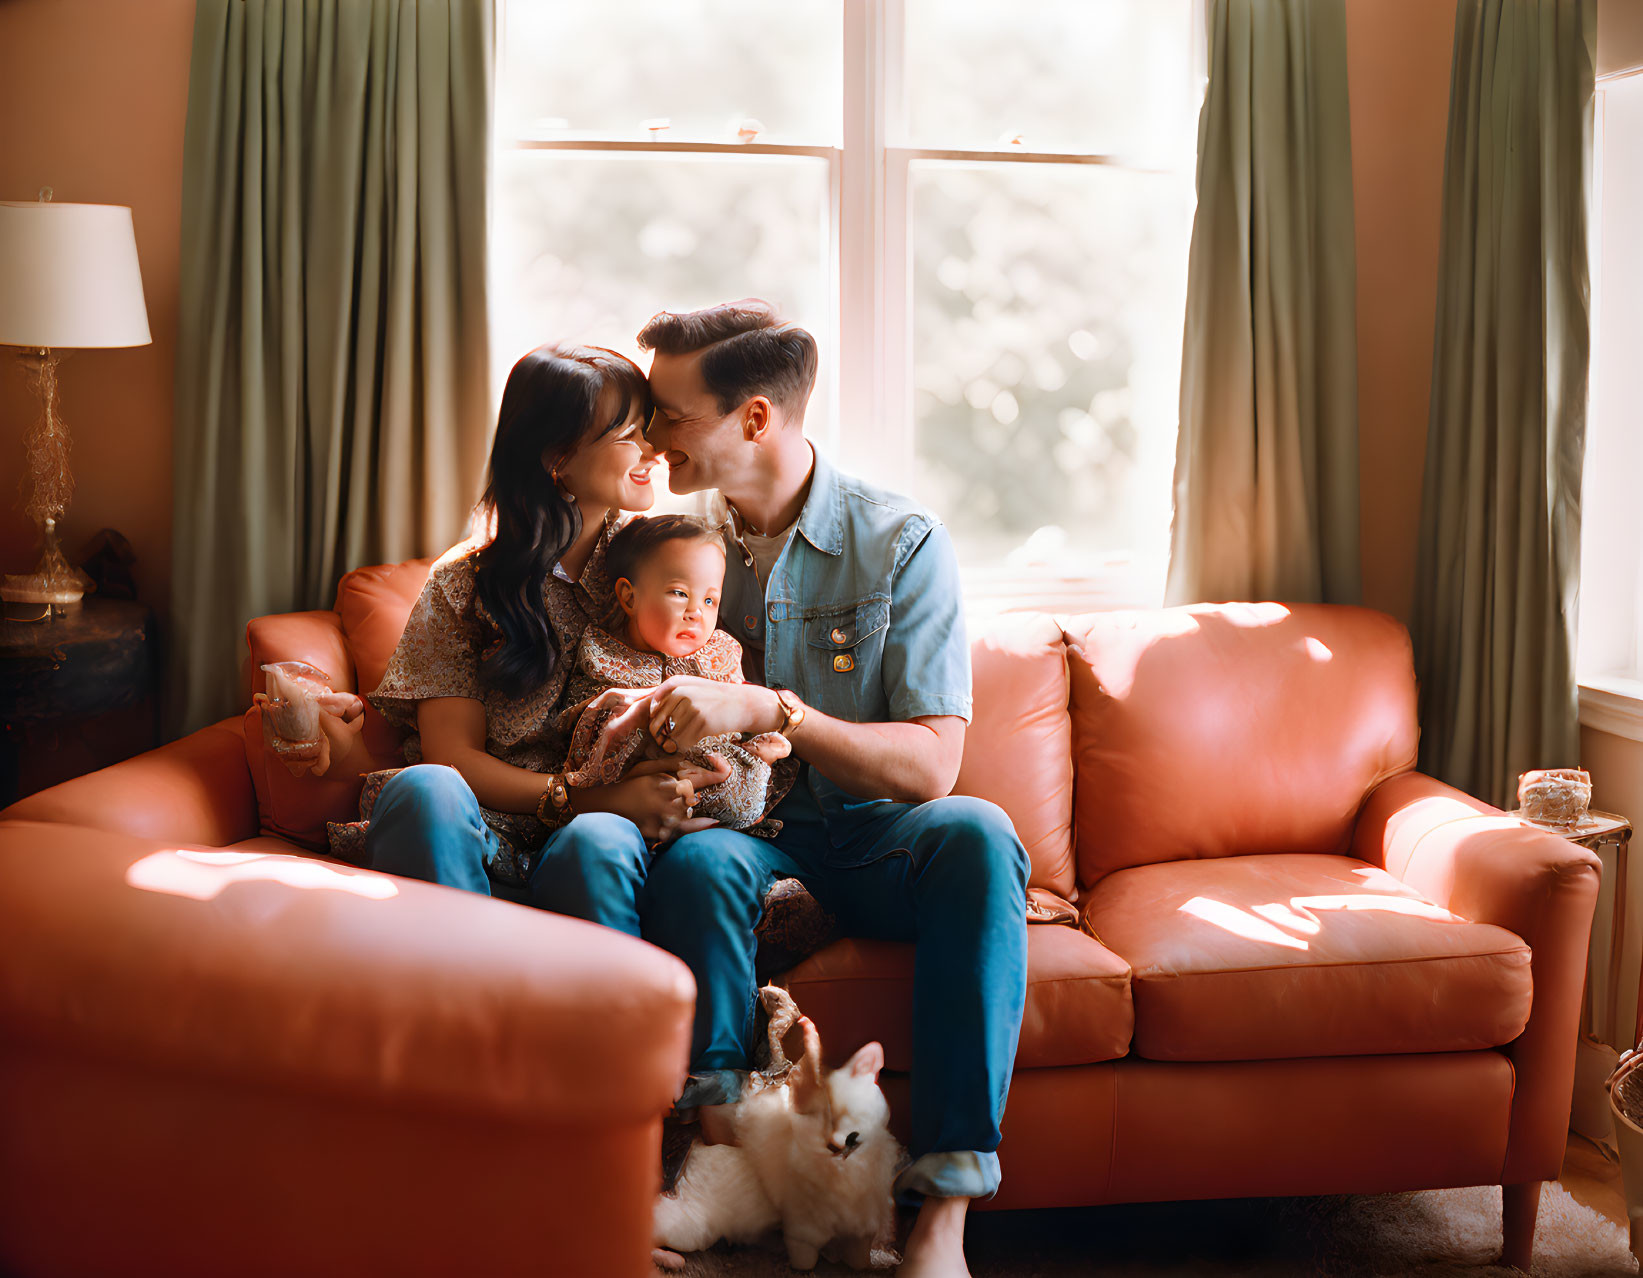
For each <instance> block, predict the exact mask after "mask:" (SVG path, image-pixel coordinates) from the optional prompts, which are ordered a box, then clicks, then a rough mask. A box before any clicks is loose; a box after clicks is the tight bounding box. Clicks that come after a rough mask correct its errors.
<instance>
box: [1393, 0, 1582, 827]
mask: <svg viewBox="0 0 1643 1278" xmlns="http://www.w3.org/2000/svg"><path fill="white" fill-rule="evenodd" d="M1595 33H1596V4H1595V2H1594V0H1512V2H1511V3H1509V4H1502V3H1500V0H1460V3H1459V5H1458V7H1457V9H1456V13H1455V45H1454V49H1455V51H1454V63H1453V71H1452V74H1451V81H1450V98H1449V137H1448V143H1447V147H1446V150H1445V156H1444V179H1443V233H1442V240H1441V248H1440V251H1439V265H1438V305H1437V321H1436V325H1435V329H1434V336H1433V357H1432V398H1431V410H1430V416H1429V419H1428V426H1427V440H1426V475H1425V483H1424V487H1423V491H1422V498H1421V523H1420V538H1419V551H1418V561H1417V564H1416V577H1415V601H1414V612H1413V617H1412V620H1411V625H1410V630H1411V633H1412V636H1413V638H1414V643H1415V662H1416V672H1417V674H1418V675H1419V677H1420V722H1421V745H1420V767H1421V770H1422V771H1424V772H1429V773H1431V774H1432V775H1434V776H1436V777H1438V778H1440V779H1442V780H1444V781H1447V782H1448V783H1449V784H1451V785H1454V786H1456V787H1458V788H1459V789H1462V790H1465V791H1468V792H1469V793H1471V794H1474V795H1476V796H1477V797H1478V798H1481V799H1483V800H1485V801H1486V802H1489V803H1493V804H1495V805H1497V806H1499V807H1506V808H1510V807H1515V806H1516V802H1515V794H1516V787H1517V777H1518V774H1519V773H1520V772H1523V771H1525V770H1526V769H1529V768H1536V767H1556V766H1572V765H1574V764H1575V763H1576V760H1577V758H1578V756H1579V748H1580V723H1579V700H1578V691H1577V688H1576V686H1575V674H1574V652H1575V630H1574V627H1575V621H1576V605H1577V599H1578V593H1579V585H1580V559H1579V556H1580V480H1581V464H1582V458H1583V455H1584V450H1585V431H1586V378H1587V363H1588V357H1589V352H1590V300H1591V289H1590V280H1589V278H1588V266H1587V256H1586V254H1587V247H1586V204H1587V196H1588V192H1587V173H1588V165H1589V162H1590V161H1589V157H1590V154H1591V138H1592V106H1593V98H1592V91H1593V78H1594V76H1593V67H1594V46H1595Z"/></svg>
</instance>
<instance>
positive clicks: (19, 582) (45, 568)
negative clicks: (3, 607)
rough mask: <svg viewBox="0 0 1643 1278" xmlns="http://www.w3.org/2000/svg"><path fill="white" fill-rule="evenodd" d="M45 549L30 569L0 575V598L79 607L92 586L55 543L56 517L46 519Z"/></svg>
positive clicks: (62, 607)
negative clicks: (25, 571) (28, 570)
mask: <svg viewBox="0 0 1643 1278" xmlns="http://www.w3.org/2000/svg"><path fill="white" fill-rule="evenodd" d="M44 533H45V549H44V551H43V552H42V553H41V555H40V562H39V563H38V564H36V565H35V568H34V571H33V572H30V573H15V572H8V573H6V574H5V576H4V577H0V599H3V600H4V601H5V602H7V603H29V604H51V605H52V606H53V607H54V608H55V610H56V611H58V612H64V611H67V610H68V608H69V607H71V606H72V607H78V606H79V604H80V600H81V598H82V597H83V596H84V595H85V593H86V591H87V590H88V589H91V588H92V581H91V578H90V577H88V576H86V574H85V573H83V572H81V571H80V570H79V569H78V568H76V567H74V565H73V564H71V563H69V562H68V560H66V559H64V558H63V548H62V547H61V546H60V545H58V544H57V521H56V520H55V519H47V520H46V521H45V529H44Z"/></svg>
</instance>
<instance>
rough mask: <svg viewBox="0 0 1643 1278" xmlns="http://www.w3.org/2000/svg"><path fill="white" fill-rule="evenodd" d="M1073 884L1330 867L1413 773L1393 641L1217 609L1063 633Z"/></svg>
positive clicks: (1283, 609) (1353, 614)
mask: <svg viewBox="0 0 1643 1278" xmlns="http://www.w3.org/2000/svg"><path fill="white" fill-rule="evenodd" d="M1065 630H1066V635H1067V642H1068V645H1069V652H1068V666H1069V673H1070V680H1071V691H1072V698H1071V700H1072V734H1073V765H1074V783H1073V793H1074V799H1073V802H1074V816H1073V825H1074V848H1075V854H1076V857H1077V863H1078V882H1079V886H1080V888H1081V889H1087V888H1088V887H1089V886H1090V885H1091V884H1093V883H1095V882H1096V881H1097V880H1098V879H1100V878H1101V877H1102V876H1103V875H1105V874H1109V873H1111V872H1112V871H1114V870H1119V869H1124V868H1127V867H1129V866H1135V865H1150V864H1153V863H1155V862H1159V861H1172V860H1179V859H1182V858H1186V857H1218V856H1237V855H1241V854H1245V853H1259V852H1320V853H1344V852H1345V851H1346V850H1347V847H1348V844H1349V841H1350V838H1351V833H1352V825H1353V821H1354V819H1355V817H1356V815H1357V812H1358V808H1359V807H1360V805H1361V804H1362V803H1363V800H1364V798H1365V797H1366V796H1367V795H1368V793H1369V792H1370V791H1371V790H1372V789H1374V787H1375V786H1376V785H1378V784H1379V783H1380V782H1381V781H1382V780H1384V779H1385V778H1387V777H1389V776H1393V775H1396V774H1397V773H1400V772H1406V771H1408V770H1409V769H1410V768H1412V767H1414V765H1415V753H1416V746H1417V743H1418V741H1419V728H1418V726H1417V721H1416V715H1415V673H1414V661H1413V656H1412V651H1411V648H1410V643H1409V634H1408V631H1406V630H1405V629H1404V627H1403V626H1402V625H1401V624H1400V623H1399V622H1397V621H1396V620H1394V619H1393V618H1392V617H1389V616H1387V615H1386V614H1385V613H1380V612H1375V611H1373V610H1371V609H1368V608H1356V607H1348V606H1345V605H1332V604H1278V603H1223V604H1193V605H1190V606H1187V607H1178V608H1161V609H1154V610H1146V611H1126V612H1106V613H1091V614H1087V615H1084V616H1079V617H1073V618H1070V619H1068V620H1067V621H1066V622H1065Z"/></svg>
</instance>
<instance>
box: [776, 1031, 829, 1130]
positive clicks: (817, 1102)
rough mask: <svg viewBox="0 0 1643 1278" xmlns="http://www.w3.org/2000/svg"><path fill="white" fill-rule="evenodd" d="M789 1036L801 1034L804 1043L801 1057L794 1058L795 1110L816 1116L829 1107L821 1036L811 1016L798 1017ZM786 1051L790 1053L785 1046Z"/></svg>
mask: <svg viewBox="0 0 1643 1278" xmlns="http://www.w3.org/2000/svg"><path fill="white" fill-rule="evenodd" d="M789 1033H790V1034H791V1033H796V1034H798V1035H799V1036H800V1039H801V1042H802V1043H803V1047H802V1049H801V1050H800V1052H799V1054H798V1055H797V1056H792V1057H791V1059H792V1060H794V1061H795V1062H796V1065H795V1067H794V1070H793V1108H794V1109H796V1110H798V1111H799V1113H801V1114H809V1113H813V1112H814V1111H815V1110H817V1109H820V1108H821V1107H822V1106H823V1105H825V1104H826V1103H827V1088H826V1087H825V1086H823V1085H822V1078H823V1074H824V1071H823V1069H822V1055H821V1035H820V1034H818V1033H817V1032H816V1026H815V1023H814V1022H813V1021H811V1019H810V1018H809V1017H808V1016H801V1017H799V1019H798V1020H797V1021H796V1022H795V1023H794V1025H793V1029H792V1030H790V1031H789ZM783 1050H784V1051H786V1050H787V1047H786V1044H785V1043H784V1044H783ZM790 1055H791V1054H790Z"/></svg>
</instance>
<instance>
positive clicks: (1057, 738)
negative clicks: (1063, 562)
mask: <svg viewBox="0 0 1643 1278" xmlns="http://www.w3.org/2000/svg"><path fill="white" fill-rule="evenodd" d="M970 664H971V669H972V672H973V674H972V684H973V687H974V689H975V708H974V710H973V712H972V718H971V722H970V728H969V731H968V732H966V733H965V736H964V760H963V762H962V763H961V764H960V766H959V773H958V783H957V784H956V785H955V786H954V787H953V793H955V794H967V795H971V796H973V797H975V798H978V799H986V800H988V801H990V802H992V803H996V804H997V805H998V806H999V807H1001V808H1003V809H1004V811H1005V812H1007V813H1009V816H1010V819H1011V820H1012V821H1013V822H1014V823H1015V830H1016V834H1017V835H1018V836H1019V837H1020V839H1021V842H1022V843H1023V844H1024V845H1025V846H1026V848H1027V857H1028V859H1029V860H1030V861H1031V863H1032V871H1031V874H1030V875H1029V877H1028V884H1029V886H1031V887H1035V888H1044V889H1046V890H1048V891H1049V892H1052V893H1054V894H1055V895H1056V896H1059V897H1063V898H1066V899H1068V900H1072V899H1074V894H1075V892H1076V888H1075V887H1074V885H1073V853H1072V807H1073V769H1072V720H1071V718H1069V717H1068V714H1067V649H1066V645H1065V644H1064V643H1063V641H1062V637H1061V627H1060V626H1059V625H1057V624H1056V623H1055V621H1054V620H1052V619H1051V618H1049V617H1047V616H1044V615H1043V614H1042V613H1023V614H1015V615H1007V616H1003V617H998V618H994V619H991V620H988V621H985V622H981V623H973V629H972V632H971V637H970Z"/></svg>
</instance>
